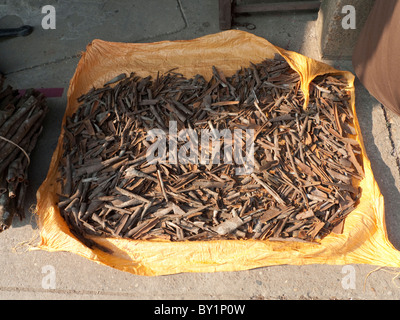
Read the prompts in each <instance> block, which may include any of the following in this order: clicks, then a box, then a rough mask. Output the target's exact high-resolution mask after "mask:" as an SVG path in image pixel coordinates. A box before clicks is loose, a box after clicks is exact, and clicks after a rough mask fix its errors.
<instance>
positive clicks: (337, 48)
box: [316, 0, 375, 60]
mask: <svg viewBox="0 0 400 320" xmlns="http://www.w3.org/2000/svg"><path fill="white" fill-rule="evenodd" d="M374 2H375V0H322V4H321V10H320V12H319V15H318V20H317V24H316V31H317V37H318V39H319V41H320V42H319V50H320V58H322V59H329V60H334V59H348V60H350V59H351V57H352V54H353V50H354V47H355V44H356V43H357V39H358V37H359V35H360V32H361V30H362V28H363V26H364V24H365V22H366V20H367V18H368V15H369V13H370V11H371V9H372V7H373V5H374ZM346 5H351V6H353V7H354V8H355V22H356V24H355V29H347V30H346V29H344V28H343V26H342V21H343V19H345V21H346V22H348V20H347V18H346V16H347V15H348V13H342V9H343V7H344V6H346Z"/></svg>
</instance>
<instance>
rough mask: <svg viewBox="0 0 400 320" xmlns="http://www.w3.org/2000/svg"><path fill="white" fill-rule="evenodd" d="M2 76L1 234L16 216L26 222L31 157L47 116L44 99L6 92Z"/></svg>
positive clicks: (9, 89)
mask: <svg viewBox="0 0 400 320" xmlns="http://www.w3.org/2000/svg"><path fill="white" fill-rule="evenodd" d="M3 84H4V77H2V76H1V75H0V150H1V152H0V232H2V231H4V230H6V229H8V228H9V227H10V226H11V224H12V220H13V217H14V216H15V215H17V216H19V218H20V219H23V218H24V216H25V214H24V200H25V195H26V190H27V186H28V168H29V164H30V154H31V152H32V151H33V150H34V148H35V146H36V143H37V140H38V138H39V135H40V134H41V132H42V128H43V127H42V123H43V120H44V117H45V116H46V113H47V104H46V99H45V97H44V96H43V95H42V94H41V93H39V92H37V91H35V90H33V89H31V90H27V91H26V93H25V94H24V95H22V96H21V95H20V94H19V91H18V90H14V89H13V88H12V87H11V86H7V87H6V88H3Z"/></svg>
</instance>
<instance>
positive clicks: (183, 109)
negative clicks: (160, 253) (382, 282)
mask: <svg viewBox="0 0 400 320" xmlns="http://www.w3.org/2000/svg"><path fill="white" fill-rule="evenodd" d="M346 86H347V83H346V80H345V79H342V78H341V77H339V76H324V77H319V78H316V79H315V80H314V81H313V83H312V85H311V88H310V90H311V92H310V105H309V106H308V108H307V110H304V109H303V104H304V95H303V93H302V91H301V90H300V77H299V75H298V74H297V73H296V72H294V71H293V70H292V69H291V68H290V66H289V65H288V63H287V62H286V61H284V60H283V59H282V58H281V57H276V58H275V59H271V60H265V61H264V62H262V63H260V64H257V65H255V64H252V65H251V66H250V67H248V68H243V69H241V70H238V71H237V73H236V74H234V75H233V76H232V77H226V76H225V75H224V74H223V72H221V71H220V70H218V69H217V68H213V77H212V79H211V80H210V81H206V80H205V79H204V78H203V77H202V76H201V75H197V76H195V77H193V78H192V79H187V78H185V77H183V76H182V75H181V74H179V73H176V72H174V70H171V71H170V72H168V73H166V74H163V75H158V77H157V78H155V79H152V78H151V77H147V78H142V77H139V76H137V75H135V74H134V73H132V74H131V75H130V76H126V75H121V76H119V77H117V78H115V79H113V80H111V81H110V82H108V83H107V84H105V86H104V87H103V88H97V89H95V88H93V89H92V90H91V91H90V92H88V93H87V94H85V95H83V96H82V97H80V98H79V102H80V103H81V105H80V106H79V108H78V109H77V111H76V113H75V114H73V115H72V116H71V117H68V118H67V121H66V124H65V127H64V154H63V158H62V159H61V162H60V166H59V170H60V176H61V178H60V179H59V181H60V182H61V194H60V195H59V198H60V200H59V208H60V212H61V215H62V216H63V217H64V219H65V220H66V221H67V223H68V225H69V226H70V229H71V232H72V233H73V234H75V235H76V236H77V237H78V238H79V239H81V240H82V241H86V244H88V243H89V245H93V242H91V243H90V242H88V241H87V240H88V238H90V237H87V236H88V235H95V236H112V237H123V238H129V239H147V240H152V239H155V240H160V239H161V240H170V241H193V240H215V239H257V240H267V239H269V240H279V241H282V240H285V241H301V242H310V241H312V242H314V241H315V240H317V239H321V238H323V237H325V236H326V235H328V234H329V233H331V232H332V231H335V232H337V233H340V232H341V229H342V228H343V222H344V220H345V218H346V217H347V215H348V214H349V213H350V212H351V211H352V210H353V209H354V208H355V207H356V205H357V201H358V199H359V197H360V194H361V193H360V189H359V188H358V187H357V183H358V182H357V181H359V180H362V179H363V175H364V173H363V169H362V164H361V163H360V158H359V155H360V154H361V148H360V146H359V144H358V142H357V141H356V140H354V134H355V129H354V123H353V119H354V118H353V114H352V111H351V109H350V103H349V102H350V95H349V93H348V92H347V91H346V90H345V89H346ZM171 123H172V124H173V125H172V127H173V128H174V126H176V128H174V129H175V131H174V130H172V133H171ZM154 129H156V132H158V134H159V136H158V139H157V138H156V137H155V136H154V137H151V136H150V137H149V132H150V131H152V130H154ZM185 129H188V130H185ZM235 129H239V130H253V133H254V135H253V137H252V141H250V142H253V143H254V145H253V146H254V149H253V154H254V158H253V160H252V165H253V166H252V168H250V169H251V170H250V171H247V172H246V171H244V172H241V174H238V171H237V169H238V167H240V166H242V169H243V167H244V166H245V165H246V161H237V162H235V161H232V160H235V159H236V160H237V159H242V160H243V159H247V158H246V155H247V152H246V150H245V149H244V146H246V143H248V142H249V139H247V138H246V135H245V134H243V135H242V136H239V138H238V140H239V142H240V143H239V144H238V145H239V148H243V150H239V151H238V150H237V145H236V144H235V147H234V149H235V148H236V149H235V150H234V152H233V153H234V154H235V155H238V156H237V157H234V158H235V159H232V157H231V158H230V159H229V157H228V159H227V157H226V156H227V153H226V152H225V151H226V150H228V151H229V147H230V146H231V145H232V141H235V140H237V139H236V138H237V136H236V135H235V134H232V135H231V136H230V135H229V134H228V135H225V136H224V137H222V136H221V135H218V134H216V133H217V132H218V133H221V132H225V133H229V132H234V130H235ZM204 132H206V133H209V134H210V135H211V136H213V135H216V137H214V138H215V140H217V141H218V142H219V149H218V150H217V151H216V152H214V151H213V150H211V151H210V150H208V148H204V146H203V145H202V146H201V147H194V148H192V146H191V144H194V145H195V146H198V144H199V141H200V140H201V139H200V137H201V135H202V134H204ZM163 133H165V136H164V138H163ZM153 138H154V139H153ZM215 140H214V142H215ZM157 141H158V143H161V142H162V141H163V142H164V143H166V146H167V148H166V151H165V155H160V154H157V153H156V152H154V155H157V156H158V157H159V158H158V160H160V159H164V161H154V157H153V158H151V157H150V158H151V159H150V158H149V151H151V150H153V151H154V150H155V146H157ZM207 145H208V144H207ZM173 147H175V148H176V149H177V150H178V151H177V152H175V151H173V150H174V148H173ZM159 150H162V149H159ZM235 151H236V153H235ZM150 153H151V152H150ZM159 153H160V152H159ZM188 154H189V155H188ZM202 155H207V156H208V157H209V159H211V158H212V155H214V159H215V158H216V160H217V161H216V162H212V161H211V162H210V161H209V162H207V163H204V162H202V161H200V160H199V159H201V157H202ZM183 158H184V159H185V161H182V159H183ZM190 159H192V160H194V161H190ZM196 159H197V161H196ZM165 160H168V161H165ZM171 160H174V161H171ZM247 164H248V163H247ZM245 169H246V168H245ZM247 169H248V168H247Z"/></svg>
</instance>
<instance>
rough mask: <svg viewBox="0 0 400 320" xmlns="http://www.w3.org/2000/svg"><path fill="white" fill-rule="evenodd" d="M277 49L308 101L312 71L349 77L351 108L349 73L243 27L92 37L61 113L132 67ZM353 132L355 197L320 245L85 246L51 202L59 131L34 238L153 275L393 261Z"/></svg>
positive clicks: (230, 66)
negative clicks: (118, 39)
mask: <svg viewBox="0 0 400 320" xmlns="http://www.w3.org/2000/svg"><path fill="white" fill-rule="evenodd" d="M275 53H279V54H281V55H282V56H283V57H284V58H285V59H286V60H287V61H288V62H289V63H290V65H291V67H292V68H293V69H294V70H296V71H297V72H298V73H299V74H300V75H301V81H302V90H303V93H304V94H305V96H306V102H307V101H308V94H309V91H308V87H309V84H310V82H311V81H312V80H313V79H314V78H315V77H316V76H318V75H323V74H327V73H334V74H341V75H343V76H345V77H346V79H348V82H349V88H350V89H349V90H350V91H351V94H352V107H353V111H354V114H355V90H354V76H353V75H352V74H351V73H349V72H341V71H338V70H335V69H333V68H332V67H330V66H328V65H326V64H323V63H321V62H317V61H315V60H312V59H310V58H307V57H304V56H302V55H300V54H298V53H295V52H290V51H286V50H283V49H280V48H278V47H276V46H274V45H272V44H271V43H269V42H268V41H267V40H265V39H263V38H259V37H256V36H254V35H252V34H249V33H246V32H242V31H227V32H222V33H218V34H215V35H209V36H205V37H202V38H199V39H194V40H189V41H173V42H171V41H163V42H157V43H149V44H125V43H111V42H104V41H100V40H95V41H93V42H92V43H91V44H90V45H89V46H88V47H87V51H86V52H85V53H83V54H82V58H81V60H80V62H79V65H78V67H77V70H76V72H75V75H74V77H73V78H72V80H71V83H70V88H69V91H68V106H67V109H66V112H65V115H64V119H63V124H65V120H66V116H70V115H72V114H73V113H74V112H75V111H76V109H77V108H78V102H77V98H78V97H79V96H81V95H82V94H84V93H86V92H87V91H89V90H90V89H91V88H93V87H102V86H103V84H104V83H105V82H107V81H108V80H110V79H112V78H114V77H116V76H117V75H119V74H121V73H127V74H129V73H131V72H136V73H137V74H138V75H139V76H142V77H146V76H148V75H151V76H153V77H154V76H157V72H161V73H162V72H166V71H168V70H170V69H172V68H175V67H179V69H178V71H179V72H180V73H182V74H183V75H185V76H186V77H193V76H195V75H196V74H202V75H203V76H205V77H206V78H211V76H212V66H217V67H218V68H219V69H221V70H222V71H223V72H224V74H225V75H226V76H231V75H233V74H234V73H235V72H236V70H238V69H240V68H241V67H246V66H249V64H250V62H253V63H258V62H261V61H263V60H264V59H266V58H273V57H274V55H275ZM356 129H357V132H358V136H357V139H358V141H359V142H360V143H361V145H362V153H363V164H364V170H365V173H366V177H365V179H364V180H363V181H362V182H361V185H360V187H361V188H362V190H363V191H362V197H361V200H360V204H359V206H358V207H357V209H356V210H355V211H353V212H352V213H351V214H350V215H349V216H348V218H347V219H346V222H345V227H344V232H343V234H341V235H337V234H331V235H329V236H327V237H326V238H324V239H323V240H322V241H321V243H320V244H319V245H316V244H304V243H291V242H269V241H253V240H246V241H233V240H229V241H228V240H227V241H199V242H168V241H143V240H142V241H140V240H138V241H137V240H128V239H117V238H99V237H94V238H92V239H94V241H96V242H97V243H99V244H101V245H102V246H104V247H106V248H108V249H110V250H111V251H112V253H106V252H104V251H101V250H99V249H94V250H92V249H90V248H88V247H86V246H85V245H83V244H82V243H81V242H79V241H78V240H77V239H76V238H75V237H74V236H73V235H72V234H71V232H70V231H69V228H68V226H67V224H66V223H65V221H64V220H63V218H62V217H61V215H60V212H59V209H58V206H57V201H58V196H57V194H56V193H57V192H60V190H59V184H58V183H57V182H56V180H57V178H58V177H59V174H58V170H57V168H58V165H59V161H60V159H61V156H62V152H63V150H62V148H63V146H62V141H63V135H64V130H62V132H61V135H60V137H59V141H58V145H57V149H56V150H55V152H54V155H53V158H52V161H51V164H50V168H49V171H48V174H47V178H46V180H45V181H44V182H43V184H42V185H41V187H40V188H39V190H38V192H37V214H38V220H39V228H40V236H41V242H40V245H39V247H40V248H41V249H43V250H48V251H69V252H73V253H75V254H78V255H80V256H83V257H86V258H88V259H90V260H93V261H95V262H97V263H101V264H104V265H107V266H110V267H113V268H116V269H119V270H123V271H127V272H130V273H133V274H138V275H146V276H155V275H166V274H174V273H181V272H216V271H237V270H247V269H252V268H258V267H266V266H273V265H282V264H290V265H307V264H332V265H344V264H372V265H376V266H386V267H400V252H399V251H397V250H396V249H395V248H394V247H393V246H392V244H391V243H390V242H389V240H388V236H387V231H386V226H385V218H384V199H383V196H382V194H381V193H380V191H379V188H378V185H377V183H376V181H375V179H374V176H373V172H372V170H371V164H370V161H369V160H368V158H367V156H366V152H365V147H364V144H363V141H362V136H361V132H360V127H359V124H358V121H357V119H356Z"/></svg>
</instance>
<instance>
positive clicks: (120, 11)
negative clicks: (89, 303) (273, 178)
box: [0, 0, 400, 300]
mask: <svg viewBox="0 0 400 320" xmlns="http://www.w3.org/2000/svg"><path fill="white" fill-rule="evenodd" d="M159 3H160V2H157V3H156V1H148V0H134V1H131V0H116V1H108V0H99V1H92V0H83V1H82V0H79V1H78V0H69V1H66V0H65V1H62V0H59V1H53V0H44V1H42V0H21V1H11V0H0V28H1V27H14V26H19V25H21V24H30V25H33V26H34V27H35V31H34V33H33V34H32V35H30V36H29V37H26V38H15V39H7V40H0V52H1V54H0V70H1V71H2V72H3V73H5V74H6V75H7V81H8V83H9V84H11V85H13V86H14V87H16V88H19V89H23V88H29V87H35V88H42V87H43V88H54V87H63V88H65V91H64V95H63V97H62V98H52V99H49V105H50V113H49V115H48V117H47V119H46V121H45V130H44V132H43V134H42V136H41V139H40V141H39V143H38V145H37V148H36V150H35V152H34V154H33V156H32V164H31V168H30V177H31V185H30V193H29V197H28V201H27V208H28V207H30V206H34V205H35V201H36V200H35V192H36V190H37V188H38V187H39V186H40V184H41V182H42V181H43V179H44V178H45V176H46V174H47V170H48V165H49V162H50V158H51V156H52V153H53V151H54V149H55V147H56V144H57V139H58V135H59V133H60V126H61V120H62V116H63V114H64V110H65V107H66V93H67V88H68V85H69V80H70V79H71V77H72V75H73V73H74V71H75V68H76V65H77V63H78V61H79V53H80V52H81V51H84V50H85V47H86V45H87V44H88V43H89V42H90V41H91V40H93V39H95V38H100V39H103V40H112V41H122V42H154V41H159V40H166V39H168V40H177V39H191V38H196V37H199V36H203V35H206V34H210V33H216V32H219V26H218V1H213V0H204V1H195V0H164V1H162V3H163V4H162V5H160V4H159ZM47 4H53V5H54V6H55V8H56V14H57V15H56V17H57V20H56V30H43V29H42V28H41V21H42V18H43V17H44V15H43V14H42V13H41V8H42V6H44V5H47ZM316 18H317V14H316V13H301V14H300V13H290V14H257V15H249V16H243V17H240V18H238V19H237V20H236V22H237V23H239V24H240V25H245V24H246V23H252V24H254V25H255V26H256V29H255V30H253V31H250V32H253V33H255V34H256V35H259V36H262V37H264V38H266V39H268V40H269V41H270V42H272V43H273V44H275V45H278V46H280V47H283V48H286V49H290V50H293V51H297V52H300V53H302V54H305V55H308V56H310V57H313V58H318V56H317V50H316V41H317V39H316V37H315V33H314V25H315V20H316ZM238 28H240V29H242V30H246V27H238ZM328 62H329V63H331V64H332V65H334V66H335V67H337V68H339V69H344V70H349V71H353V70H352V66H351V62H350V61H328ZM357 111H358V117H359V121H360V124H361V127H362V132H363V136H364V140H365V144H366V148H367V153H368V156H369V158H370V159H371V162H372V167H373V170H374V172H375V176H376V180H377V181H378V183H379V185H380V187H381V190H382V193H383V195H384V196H385V200H386V221H387V229H388V232H389V237H390V240H391V241H392V243H393V244H394V245H395V246H396V247H397V248H400V232H399V230H400V216H399V214H398V212H399V209H398V208H400V194H399V190H400V172H399V171H400V167H399V165H400V161H399V156H400V129H399V128H400V118H399V117H396V116H395V115H394V114H392V113H391V112H389V111H387V110H385V109H383V108H382V107H381V106H380V104H379V103H378V102H377V101H376V100H375V99H374V98H373V97H371V96H370V95H369V94H368V92H367V91H366V90H365V88H363V86H362V85H361V84H360V83H359V82H358V83H357ZM38 236H39V231H38V229H37V225H36V222H35V217H34V216H32V215H29V214H28V217H27V218H26V219H25V220H24V221H22V222H20V221H17V220H15V221H14V223H13V226H12V228H11V229H10V230H8V231H7V232H5V233H2V234H0V257H1V258H0V274H1V276H0V299H238V300H241V299H245V300H248V299H400V280H399V279H398V278H397V275H398V273H397V272H398V270H397V271H396V270H387V269H380V270H376V267H375V266H370V265H354V266H352V267H353V268H354V269H352V270H353V271H354V272H355V273H354V274H355V276H356V283H355V287H354V288H347V289H346V288H345V287H343V285H342V281H343V280H344V277H345V276H346V274H345V273H342V271H346V270H344V269H343V267H342V266H327V265H312V266H300V267H299V266H278V267H268V268H260V269H256V270H250V271H243V272H231V273H201V274H178V275H171V276H161V277H141V276H134V275H131V274H128V273H124V272H120V271H117V270H115V269H112V268H109V267H105V266H101V265H98V264H96V263H93V262H90V261H89V260H86V259H84V258H81V257H79V256H77V255H73V254H70V253H65V252H58V253H49V252H44V251H40V250H29V249H31V248H32V247H34V246H35V244H37V243H38ZM47 266H52V267H53V268H54V269H53V270H54V271H55V272H56V278H55V279H56V282H55V289H46V288H47V287H46V285H43V284H45V283H43V280H45V276H46V270H48V269H46V267H47ZM373 271H375V272H373Z"/></svg>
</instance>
